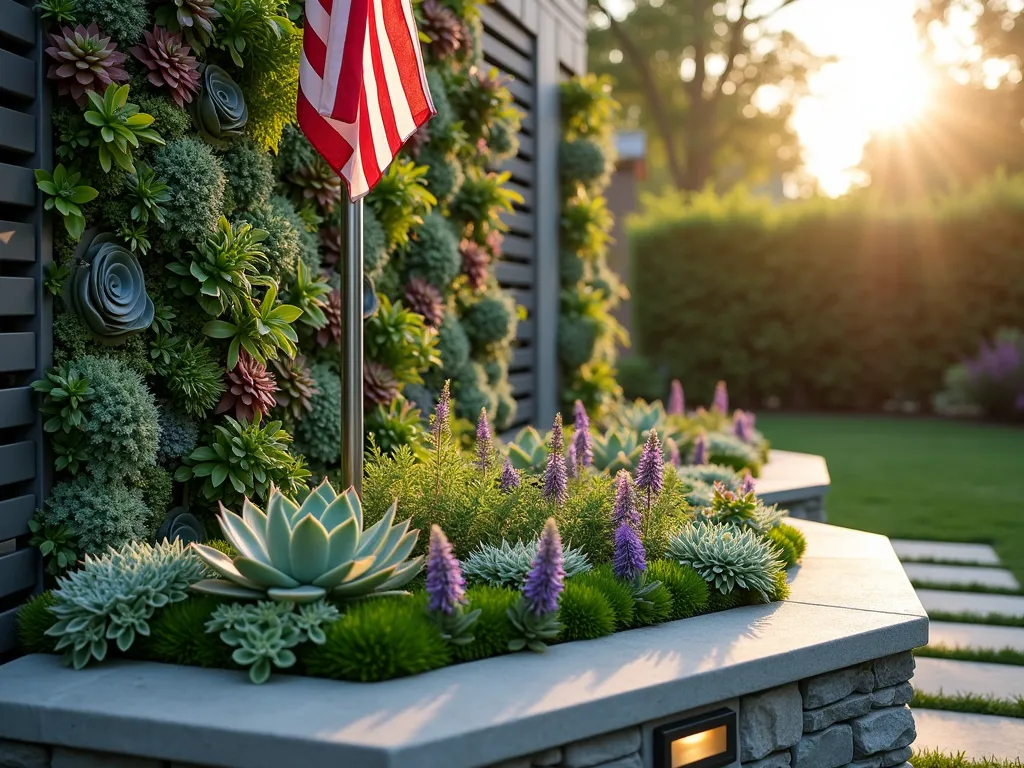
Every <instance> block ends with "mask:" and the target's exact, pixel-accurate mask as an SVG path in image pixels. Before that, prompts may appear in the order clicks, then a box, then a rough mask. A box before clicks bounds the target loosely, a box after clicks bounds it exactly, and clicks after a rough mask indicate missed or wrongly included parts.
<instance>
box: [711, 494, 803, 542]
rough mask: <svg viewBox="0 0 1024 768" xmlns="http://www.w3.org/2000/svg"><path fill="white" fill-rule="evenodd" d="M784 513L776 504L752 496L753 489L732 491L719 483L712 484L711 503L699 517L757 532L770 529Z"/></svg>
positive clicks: (780, 519)
mask: <svg viewBox="0 0 1024 768" xmlns="http://www.w3.org/2000/svg"><path fill="white" fill-rule="evenodd" d="M785 515H786V513H785V511H783V510H780V509H779V508H778V507H777V506H771V507H767V506H765V505H764V503H763V502H761V501H760V500H759V499H758V498H757V497H755V496H754V491H753V490H750V491H745V492H744V491H743V490H742V489H741V490H740V491H736V492H734V491H730V490H728V489H726V487H725V486H724V485H722V484H721V483H715V484H714V487H713V489H712V495H711V503H710V505H709V506H708V508H707V509H705V510H703V512H702V513H701V517H703V518H704V519H707V520H710V521H712V522H714V523H718V524H720V525H732V526H735V527H737V528H749V529H751V530H753V531H756V532H758V533H766V532H767V531H770V530H771V529H772V528H774V527H775V526H777V525H778V524H779V523H780V522H781V521H782V518H783V517H785Z"/></svg>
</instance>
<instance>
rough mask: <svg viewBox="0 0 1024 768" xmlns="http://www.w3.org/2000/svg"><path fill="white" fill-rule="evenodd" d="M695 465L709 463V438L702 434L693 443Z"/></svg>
mask: <svg viewBox="0 0 1024 768" xmlns="http://www.w3.org/2000/svg"><path fill="white" fill-rule="evenodd" d="M693 463H694V464H707V463H708V436H707V435H705V434H704V433H703V432H701V433H700V434H699V435H697V439H696V440H694V442H693Z"/></svg>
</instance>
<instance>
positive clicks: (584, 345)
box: [558, 315, 600, 370]
mask: <svg viewBox="0 0 1024 768" xmlns="http://www.w3.org/2000/svg"><path fill="white" fill-rule="evenodd" d="M599 331H600V329H599V327H598V321H597V320H596V319H595V318H593V317H573V316H567V315H562V316H561V317H559V318H558V359H559V360H561V361H562V365H563V366H565V368H566V369H569V370H575V369H576V368H580V367H582V366H583V365H585V364H586V363H588V362H590V359H591V358H592V357H593V356H594V348H595V347H596V346H597V337H598V333H599Z"/></svg>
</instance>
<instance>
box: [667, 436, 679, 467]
mask: <svg viewBox="0 0 1024 768" xmlns="http://www.w3.org/2000/svg"><path fill="white" fill-rule="evenodd" d="M665 445H666V446H667V447H668V463H669V464H671V465H672V466H673V467H678V466H680V465H681V464H682V463H683V461H682V459H680V458H679V443H677V442H676V441H675V440H673V439H672V438H671V437H667V438H665Z"/></svg>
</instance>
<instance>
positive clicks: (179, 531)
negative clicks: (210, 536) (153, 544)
mask: <svg viewBox="0 0 1024 768" xmlns="http://www.w3.org/2000/svg"><path fill="white" fill-rule="evenodd" d="M205 538H206V530H205V529H204V528H203V524H202V523H201V522H199V518H197V517H196V516H195V515H193V514H192V513H191V512H189V511H188V507H174V508H173V509H171V510H168V512H167V516H166V517H165V518H164V521H163V523H162V524H161V525H160V528H159V529H158V530H157V532H156V540H157V541H181V542H182V543H183V544H185V545H186V546H187V545H189V544H191V543H192V542H194V541H196V542H198V541H203V540H204V539H205Z"/></svg>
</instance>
